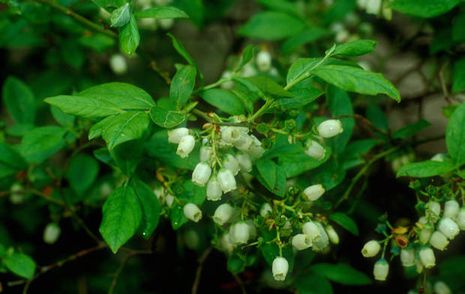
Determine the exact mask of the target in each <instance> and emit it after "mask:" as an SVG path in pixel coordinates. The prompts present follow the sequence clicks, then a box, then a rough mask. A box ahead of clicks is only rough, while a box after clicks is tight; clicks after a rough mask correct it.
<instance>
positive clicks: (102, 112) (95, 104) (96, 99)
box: [45, 83, 155, 117]
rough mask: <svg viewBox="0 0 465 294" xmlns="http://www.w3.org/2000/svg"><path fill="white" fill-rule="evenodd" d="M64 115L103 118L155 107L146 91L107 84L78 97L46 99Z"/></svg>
mask: <svg viewBox="0 0 465 294" xmlns="http://www.w3.org/2000/svg"><path fill="white" fill-rule="evenodd" d="M45 102H47V103H49V104H52V105H54V106H56V107H58V108H59V109H60V110H61V111H63V112H64V113H68V114H72V115H76V116H82V117H102V116H109V115H113V114H119V113H122V112H123V111H127V110H148V109H150V108H151V107H152V106H154V105H155V103H154V102H153V99H152V97H151V96H150V95H149V94H147V92H145V91H144V90H142V89H140V88H138V87H136V86H133V85H130V84H126V83H106V84H102V85H98V86H94V87H91V88H88V89H86V90H84V91H82V92H81V93H79V94H78V95H74V96H69V95H60V96H55V97H50V98H47V99H45Z"/></svg>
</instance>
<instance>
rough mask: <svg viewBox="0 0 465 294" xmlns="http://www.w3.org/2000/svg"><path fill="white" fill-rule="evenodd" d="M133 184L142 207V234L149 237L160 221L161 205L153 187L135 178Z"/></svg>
mask: <svg viewBox="0 0 465 294" xmlns="http://www.w3.org/2000/svg"><path fill="white" fill-rule="evenodd" d="M131 186H132V188H133V189H134V192H135V194H136V195H137V198H138V199H139V203H140V206H141V208H142V235H143V236H144V238H146V239H147V238H149V237H150V236H151V235H152V233H153V231H154V230H155V229H156V228H157V226H158V223H159V221H160V214H161V206H160V202H159V201H158V198H157V197H156V196H155V194H154V193H153V191H152V189H150V187H149V186H148V185H147V184H145V183H144V182H142V181H141V180H139V179H133V180H132V181H131Z"/></svg>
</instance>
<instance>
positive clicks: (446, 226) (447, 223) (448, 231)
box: [438, 217, 460, 240]
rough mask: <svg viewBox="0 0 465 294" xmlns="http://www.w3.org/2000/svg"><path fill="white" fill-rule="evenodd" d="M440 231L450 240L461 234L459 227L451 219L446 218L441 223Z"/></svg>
mask: <svg viewBox="0 0 465 294" xmlns="http://www.w3.org/2000/svg"><path fill="white" fill-rule="evenodd" d="M438 229H439V231H441V233H443V234H444V236H446V237H447V238H448V239H449V240H452V239H454V238H455V237H456V236H457V235H458V234H459V232H460V229H459V226H458V225H457V223H456V222H454V221H453V220H452V219H451V218H450V217H444V218H442V219H441V220H440V221H439V225H438Z"/></svg>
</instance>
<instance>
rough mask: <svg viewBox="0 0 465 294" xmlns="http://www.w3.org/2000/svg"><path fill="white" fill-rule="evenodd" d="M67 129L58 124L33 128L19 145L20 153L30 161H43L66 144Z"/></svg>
mask: <svg viewBox="0 0 465 294" xmlns="http://www.w3.org/2000/svg"><path fill="white" fill-rule="evenodd" d="M65 133H66V130H65V129H63V128H60V127H57V126H48V127H40V128H35V129H32V130H31V131H29V132H27V133H26V134H25V135H24V137H23V139H22V141H21V144H20V145H19V153H20V154H21V155H22V156H23V157H24V158H25V159H26V160H27V161H28V162H30V163H41V162H42V161H44V160H45V159H47V158H49V157H50V156H52V155H54V154H55V153H56V152H58V151H59V150H60V149H61V148H63V147H64V146H65V140H64V136H65Z"/></svg>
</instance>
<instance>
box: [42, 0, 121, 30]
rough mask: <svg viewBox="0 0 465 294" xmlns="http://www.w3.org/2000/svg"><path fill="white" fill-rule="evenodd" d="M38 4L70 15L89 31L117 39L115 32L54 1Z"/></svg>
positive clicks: (44, 0)
mask: <svg viewBox="0 0 465 294" xmlns="http://www.w3.org/2000/svg"><path fill="white" fill-rule="evenodd" d="M35 1H36V2H39V3H42V4H45V5H48V6H50V7H52V8H53V9H55V10H58V11H60V12H61V13H63V14H65V15H68V16H69V17H71V18H73V19H74V20H76V21H77V22H79V23H81V24H82V25H84V26H86V27H88V28H89V29H92V30H94V31H96V32H99V33H102V34H104V35H106V36H108V37H111V38H117V37H118V35H117V34H116V33H115V32H113V31H110V30H107V29H105V28H104V27H102V26H100V25H98V24H96V23H94V22H92V21H90V20H88V19H87V18H85V17H83V16H82V15H80V14H77V13H76V12H74V11H72V10H71V9H69V8H67V7H65V6H63V5H61V4H59V3H57V2H54V1H52V0H35Z"/></svg>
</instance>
